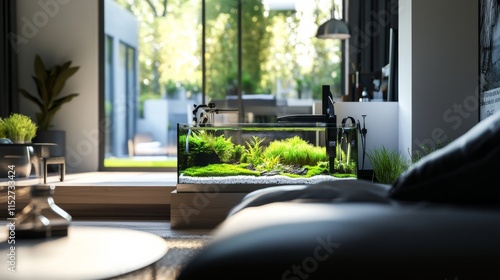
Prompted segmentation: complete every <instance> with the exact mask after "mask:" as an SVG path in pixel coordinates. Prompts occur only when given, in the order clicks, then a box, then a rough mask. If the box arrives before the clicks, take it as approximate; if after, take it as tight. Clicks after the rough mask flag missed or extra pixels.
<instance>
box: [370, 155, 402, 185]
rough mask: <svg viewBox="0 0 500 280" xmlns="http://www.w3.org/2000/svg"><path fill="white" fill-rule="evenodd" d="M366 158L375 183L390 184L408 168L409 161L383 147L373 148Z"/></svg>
mask: <svg viewBox="0 0 500 280" xmlns="http://www.w3.org/2000/svg"><path fill="white" fill-rule="evenodd" d="M366 156H367V157H368V159H369V160H370V163H371V165H372V167H373V172H374V176H375V179H376V182H378V183H382V184H392V183H394V182H395V181H396V179H397V178H398V177H399V176H400V175H401V174H402V173H403V172H404V171H406V169H408V167H409V166H410V162H409V160H408V159H407V158H406V157H405V156H404V155H403V154H401V153H400V152H397V151H393V150H388V149H386V148H385V147H384V146H382V147H380V148H374V149H372V150H371V151H369V152H368V153H367V154H366Z"/></svg>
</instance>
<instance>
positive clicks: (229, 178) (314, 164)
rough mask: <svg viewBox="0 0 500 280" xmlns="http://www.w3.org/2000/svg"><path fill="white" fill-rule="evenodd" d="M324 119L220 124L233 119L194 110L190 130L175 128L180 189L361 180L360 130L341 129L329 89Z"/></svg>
mask: <svg viewBox="0 0 500 280" xmlns="http://www.w3.org/2000/svg"><path fill="white" fill-rule="evenodd" d="M322 103H323V104H322V105H323V113H322V114H318V115H289V116H281V117H278V122H276V123H226V122H216V121H215V120H214V116H215V115H217V114H223V113H235V112H237V110H234V109H218V108H215V105H214V104H213V103H209V104H207V105H198V106H197V105H195V108H194V110H193V121H192V123H191V124H177V137H178V143H177V149H178V151H177V161H178V162H177V172H178V181H177V189H178V190H179V191H200V190H204V189H205V188H206V186H207V185H217V186H218V189H219V190H228V191H230V190H233V191H235V190H236V191H252V190H255V189H258V188H262V187H265V186H272V185H290V184H314V183H319V182H322V181H333V180H345V179H357V174H358V162H357V161H358V132H357V131H358V129H359V127H358V126H357V124H356V122H355V121H354V119H352V118H351V119H349V118H345V119H344V120H342V123H341V125H338V124H337V120H336V116H335V112H334V110H333V100H332V98H331V94H330V92H329V88H328V87H326V86H324V87H323V100H322Z"/></svg>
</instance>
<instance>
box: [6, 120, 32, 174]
mask: <svg viewBox="0 0 500 280" xmlns="http://www.w3.org/2000/svg"><path fill="white" fill-rule="evenodd" d="M36 130H37V125H36V124H35V123H34V122H33V120H32V119H31V118H30V117H28V116H26V115H22V114H18V113H13V114H11V115H10V116H8V117H6V118H3V119H1V118H0V143H1V144H3V145H0V172H2V174H10V175H14V176H15V177H29V176H30V174H31V153H32V147H31V146H29V145H16V144H26V143H28V144H29V143H31V140H32V139H33V138H34V137H35V135H36Z"/></svg>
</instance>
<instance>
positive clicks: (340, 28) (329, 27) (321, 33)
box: [316, 8, 351, 40]
mask: <svg viewBox="0 0 500 280" xmlns="http://www.w3.org/2000/svg"><path fill="white" fill-rule="evenodd" d="M316 37H317V38H320V39H340V40H346V39H349V38H350V37H351V33H350V32H349V26H347V23H345V22H344V21H342V20H338V19H335V8H332V17H331V18H330V19H329V20H328V21H327V22H325V23H323V24H322V25H320V26H319V28H318V32H317V33H316Z"/></svg>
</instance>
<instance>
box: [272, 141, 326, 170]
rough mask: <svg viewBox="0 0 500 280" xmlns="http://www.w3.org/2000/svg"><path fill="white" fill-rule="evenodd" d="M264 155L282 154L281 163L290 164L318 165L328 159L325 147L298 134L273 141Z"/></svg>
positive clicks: (273, 156)
mask: <svg viewBox="0 0 500 280" xmlns="http://www.w3.org/2000/svg"><path fill="white" fill-rule="evenodd" d="M263 156H264V157H265V158H275V157H276V156H280V158H281V163H283V164H289V165H316V164H317V163H318V162H320V161H327V160H328V157H327V155H326V153H325V148H324V147H317V146H314V145H312V144H310V143H308V142H307V141H305V140H304V139H302V138H300V137H298V136H294V137H291V138H287V139H283V140H275V141H272V142H271V143H269V146H268V147H267V148H266V149H265V151H264V152H263Z"/></svg>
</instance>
